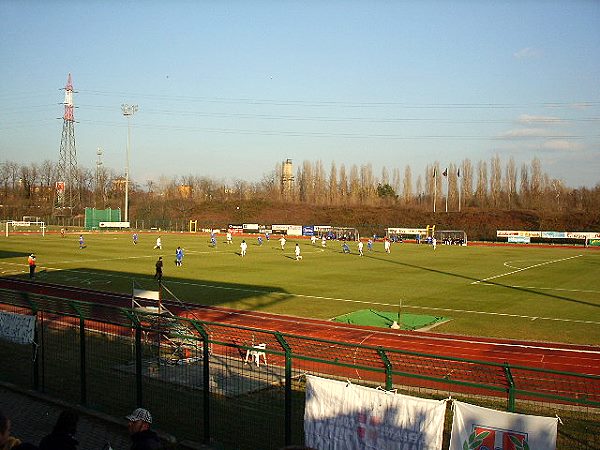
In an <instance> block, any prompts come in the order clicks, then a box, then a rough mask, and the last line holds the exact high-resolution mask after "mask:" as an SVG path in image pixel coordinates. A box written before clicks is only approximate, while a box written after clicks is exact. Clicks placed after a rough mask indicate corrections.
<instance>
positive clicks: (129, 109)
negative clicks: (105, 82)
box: [121, 103, 138, 222]
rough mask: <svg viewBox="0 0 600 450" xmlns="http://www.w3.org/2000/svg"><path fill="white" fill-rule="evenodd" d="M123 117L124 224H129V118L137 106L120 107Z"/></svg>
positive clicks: (125, 105)
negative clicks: (124, 132) (124, 154)
mask: <svg viewBox="0 0 600 450" xmlns="http://www.w3.org/2000/svg"><path fill="white" fill-rule="evenodd" d="M121 110H122V111H123V115H124V116H125V117H126V118H127V158H126V166H125V222H129V146H130V143H131V121H130V118H131V116H133V115H134V114H135V113H136V112H137V110H138V105H128V104H126V103H124V104H122V105H121Z"/></svg>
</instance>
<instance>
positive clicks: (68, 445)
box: [40, 409, 79, 450]
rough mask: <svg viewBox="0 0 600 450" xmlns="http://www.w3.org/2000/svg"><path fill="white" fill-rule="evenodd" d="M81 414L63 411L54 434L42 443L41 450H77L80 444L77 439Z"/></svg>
mask: <svg viewBox="0 0 600 450" xmlns="http://www.w3.org/2000/svg"><path fill="white" fill-rule="evenodd" d="M78 422H79V414H77V412H75V411H74V410H72V409H65V410H63V411H62V412H61V413H60V415H59V416H58V419H56V423H55V424H54V428H53V429H52V433H50V434H49V435H47V436H44V437H43V438H42V440H41V441H40V450H76V449H77V446H78V445H79V442H78V441H77V439H75V433H76V432H77V423H78Z"/></svg>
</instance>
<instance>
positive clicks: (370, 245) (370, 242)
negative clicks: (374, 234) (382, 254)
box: [367, 239, 373, 252]
mask: <svg viewBox="0 0 600 450" xmlns="http://www.w3.org/2000/svg"><path fill="white" fill-rule="evenodd" d="M367 250H369V251H370V252H372V251H373V239H369V240H368V241H367Z"/></svg>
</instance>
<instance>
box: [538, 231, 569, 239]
mask: <svg viewBox="0 0 600 450" xmlns="http://www.w3.org/2000/svg"><path fill="white" fill-rule="evenodd" d="M542 237H543V238H546V239H566V238H567V232H566V231H542Z"/></svg>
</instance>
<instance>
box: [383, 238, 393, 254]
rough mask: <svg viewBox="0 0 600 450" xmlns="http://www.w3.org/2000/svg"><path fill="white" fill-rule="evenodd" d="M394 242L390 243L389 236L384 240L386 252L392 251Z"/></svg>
mask: <svg viewBox="0 0 600 450" xmlns="http://www.w3.org/2000/svg"><path fill="white" fill-rule="evenodd" d="M391 247H392V244H391V243H390V240H389V239H388V238H385V240H384V241H383V248H384V249H385V252H386V253H391V252H392V249H391Z"/></svg>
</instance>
